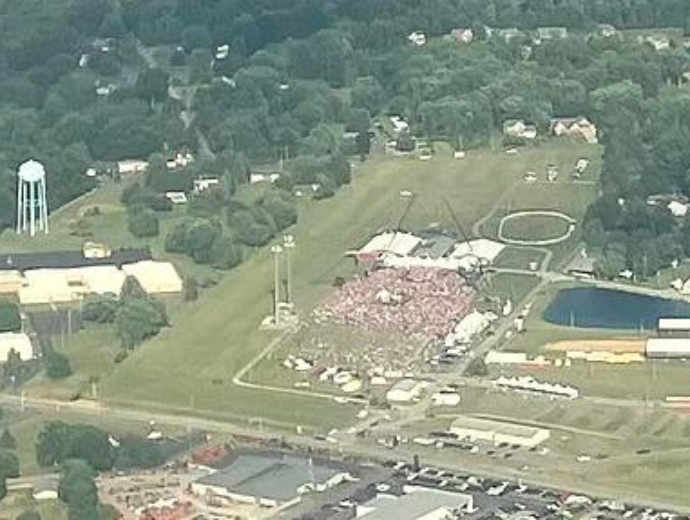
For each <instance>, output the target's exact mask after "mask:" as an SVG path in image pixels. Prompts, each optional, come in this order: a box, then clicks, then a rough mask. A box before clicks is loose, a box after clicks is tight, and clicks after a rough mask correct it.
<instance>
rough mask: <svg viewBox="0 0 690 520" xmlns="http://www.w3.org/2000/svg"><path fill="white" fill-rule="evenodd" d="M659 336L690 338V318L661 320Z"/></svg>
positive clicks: (658, 330)
mask: <svg viewBox="0 0 690 520" xmlns="http://www.w3.org/2000/svg"><path fill="white" fill-rule="evenodd" d="M657 332H658V333H659V336H664V337H684V338H690V318H659V322H658V324H657Z"/></svg>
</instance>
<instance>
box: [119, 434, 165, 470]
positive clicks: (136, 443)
mask: <svg viewBox="0 0 690 520" xmlns="http://www.w3.org/2000/svg"><path fill="white" fill-rule="evenodd" d="M164 462H165V454H164V453H163V450H162V449H161V447H160V445H159V444H158V443H157V442H152V441H150V440H148V439H144V438H141V437H125V438H123V439H121V440H120V447H119V448H118V453H117V460H116V461H115V467H116V468H118V469H131V468H155V467H156V466H160V465H161V464H163V463H164Z"/></svg>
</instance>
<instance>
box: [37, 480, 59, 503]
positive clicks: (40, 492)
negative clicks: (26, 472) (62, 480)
mask: <svg viewBox="0 0 690 520" xmlns="http://www.w3.org/2000/svg"><path fill="white" fill-rule="evenodd" d="M58 483H59V477H58V476H57V475H46V476H43V477H41V478H40V479H39V480H37V481H36V482H35V483H34V485H33V498H34V500H35V501H36V502H43V501H44V500H57V499H58Z"/></svg>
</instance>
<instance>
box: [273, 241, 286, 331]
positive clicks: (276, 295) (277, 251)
mask: <svg viewBox="0 0 690 520" xmlns="http://www.w3.org/2000/svg"><path fill="white" fill-rule="evenodd" d="M282 252H283V248H282V247H281V246H280V245H278V244H276V245H274V246H271V253H273V259H274V269H275V270H274V273H273V275H274V286H273V311H274V312H275V315H274V318H273V322H274V325H278V324H279V323H280V312H279V311H278V305H279V303H280V255H281V253H282Z"/></svg>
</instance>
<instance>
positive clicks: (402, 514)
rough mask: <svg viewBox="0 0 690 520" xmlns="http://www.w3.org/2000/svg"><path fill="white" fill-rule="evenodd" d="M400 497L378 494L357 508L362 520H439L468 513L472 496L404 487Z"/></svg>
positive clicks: (471, 507)
mask: <svg viewBox="0 0 690 520" xmlns="http://www.w3.org/2000/svg"><path fill="white" fill-rule="evenodd" d="M403 491H404V494H402V495H389V494H379V495H377V496H376V497H375V498H374V499H372V500H370V501H369V502H366V503H364V504H362V505H359V506H357V513H356V514H357V516H356V518H361V519H363V520H443V519H446V518H456V517H459V516H460V515H461V514H462V513H466V512H469V511H472V509H473V499H472V495H465V494H462V493H452V492H450V491H441V490H439V489H432V488H424V487H417V486H405V487H404V488H403Z"/></svg>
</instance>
